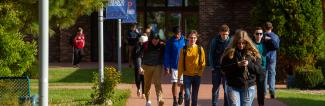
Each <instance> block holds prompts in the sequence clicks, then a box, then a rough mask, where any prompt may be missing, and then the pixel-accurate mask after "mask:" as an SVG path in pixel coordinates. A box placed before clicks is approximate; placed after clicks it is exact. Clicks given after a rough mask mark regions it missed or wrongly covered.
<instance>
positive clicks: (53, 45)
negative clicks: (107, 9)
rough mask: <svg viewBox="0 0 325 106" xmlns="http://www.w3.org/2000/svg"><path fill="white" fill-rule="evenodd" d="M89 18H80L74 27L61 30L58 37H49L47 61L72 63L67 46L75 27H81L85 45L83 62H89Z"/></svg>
mask: <svg viewBox="0 0 325 106" xmlns="http://www.w3.org/2000/svg"><path fill="white" fill-rule="evenodd" d="M90 25H91V17H90V16H82V17H80V18H79V19H78V20H77V22H76V25H75V26H72V27H71V28H69V29H66V30H61V32H59V35H56V36H52V37H50V42H49V43H50V45H49V46H50V49H49V52H50V53H49V59H50V60H49V61H50V62H71V63H72V52H73V51H72V46H71V45H70V44H69V38H70V36H72V35H73V34H75V33H76V31H77V27H78V26H81V27H82V28H83V29H84V33H85V39H86V45H85V49H84V57H83V59H82V61H83V62H89V61H90V60H91V59H90V57H91V51H90V47H91V43H90V41H91V30H90Z"/></svg>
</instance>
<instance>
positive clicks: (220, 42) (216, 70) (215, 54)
mask: <svg viewBox="0 0 325 106" xmlns="http://www.w3.org/2000/svg"><path fill="white" fill-rule="evenodd" d="M229 42H230V37H229V27H228V25H226V24H224V25H221V26H220V27H219V33H218V34H217V35H216V36H215V37H214V38H213V39H212V42H211V43H210V50H209V62H210V65H211V66H212V67H213V70H212V84H213V87H212V106H217V104H218V98H219V86H220V85H221V83H222V85H223V89H224V91H226V88H225V78H224V76H223V75H222V73H221V68H220V64H221V63H220V60H221V56H222V54H223V52H224V50H225V48H226V47H227V46H228V44H229ZM226 98H227V95H226V92H224V106H228V102H227V99H226Z"/></svg>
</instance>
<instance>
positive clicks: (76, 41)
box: [73, 27, 86, 67]
mask: <svg viewBox="0 0 325 106" xmlns="http://www.w3.org/2000/svg"><path fill="white" fill-rule="evenodd" d="M85 43H86V42H85V34H84V33H83V29H82V28H81V27H79V28H78V32H77V35H76V36H75V37H74V38H73V52H74V55H73V65H74V66H75V67H79V66H80V65H79V63H80V61H81V59H82V56H83V55H84V51H83V49H84V47H85Z"/></svg>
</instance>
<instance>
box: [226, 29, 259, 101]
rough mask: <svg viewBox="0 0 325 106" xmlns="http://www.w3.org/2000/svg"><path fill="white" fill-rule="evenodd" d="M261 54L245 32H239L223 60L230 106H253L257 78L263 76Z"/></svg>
mask: <svg viewBox="0 0 325 106" xmlns="http://www.w3.org/2000/svg"><path fill="white" fill-rule="evenodd" d="M260 58H261V56H260V54H259V52H258V50H257V49H256V47H255V45H254V43H253V42H252V40H251V39H250V38H249V36H248V34H247V32H246V31H244V30H237V31H236V33H235V35H234V37H233V39H232V41H231V42H230V45H229V46H228V47H227V48H226V50H225V52H224V54H223V56H222V60H221V67H222V71H223V72H224V74H225V76H226V80H227V81H226V88H227V89H226V90H227V91H226V92H227V94H228V105H230V106H251V105H252V102H253V100H254V95H255V92H256V89H255V82H256V76H257V75H259V74H261V65H260V64H261V62H260Z"/></svg>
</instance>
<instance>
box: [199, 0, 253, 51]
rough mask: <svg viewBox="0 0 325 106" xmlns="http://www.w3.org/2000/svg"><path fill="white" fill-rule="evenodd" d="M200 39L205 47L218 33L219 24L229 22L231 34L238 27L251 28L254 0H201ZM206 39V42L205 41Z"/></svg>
mask: <svg viewBox="0 0 325 106" xmlns="http://www.w3.org/2000/svg"><path fill="white" fill-rule="evenodd" d="M199 2H200V3H199V32H200V34H201V35H202V36H201V38H200V39H199V41H201V44H202V45H203V46H205V47H207V45H209V43H210V41H211V39H212V37H214V36H215V35H216V34H217V33H218V26H220V25H222V24H228V26H229V27H230V29H231V31H230V32H231V34H233V33H234V31H235V30H236V29H239V28H243V29H245V30H248V31H249V30H251V29H252V28H253V26H250V11H251V9H252V6H253V4H254V0H200V1H199ZM203 41H204V42H203Z"/></svg>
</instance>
